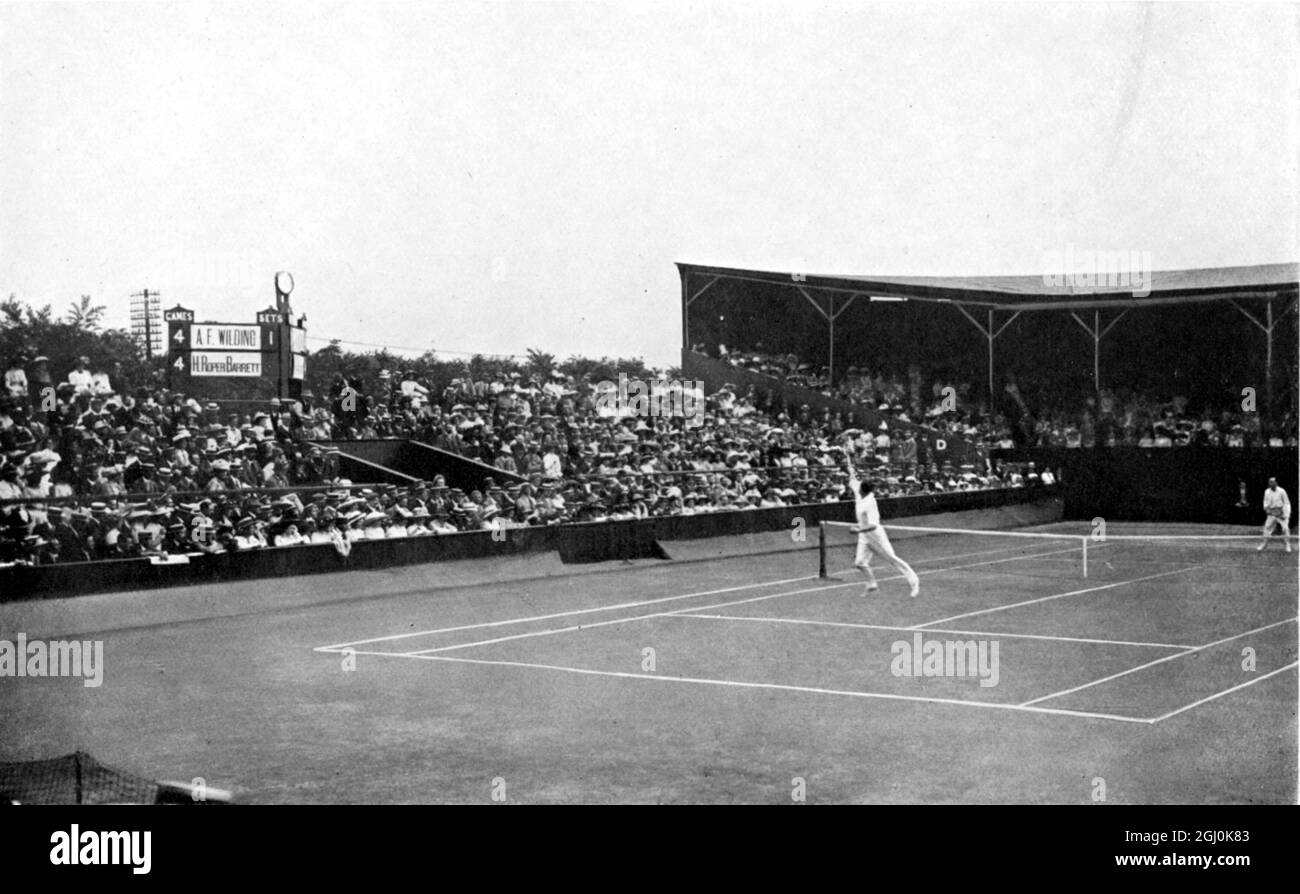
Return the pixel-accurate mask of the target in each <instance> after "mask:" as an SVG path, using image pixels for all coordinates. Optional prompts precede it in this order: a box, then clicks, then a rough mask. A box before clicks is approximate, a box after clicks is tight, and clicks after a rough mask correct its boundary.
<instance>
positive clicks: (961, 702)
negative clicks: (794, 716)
mask: <svg viewBox="0 0 1300 894" xmlns="http://www.w3.org/2000/svg"><path fill="white" fill-rule="evenodd" d="M355 654H356V655H373V656H376V658H406V659H422V660H425V661H454V663H458V664H480V665H489V667H500V668H526V669H532V671H560V672H564V673H577V674H582V676H589V677H616V678H621V680H656V681H659V682H668V683H702V685H708V686H732V687H740V689H772V690H779V691H787V693H811V694H815V695H848V696H850V698H863V699H883V700H892V702H924V703H928V704H952V706H958V707H969V708H989V709H995V711H1021V712H1028V713H1045V715H1057V716H1069V717H1091V719H1096V720H1119V721H1123V722H1128V724H1149V722H1152V721H1151V720H1147V719H1144V717H1126V716H1123V715H1118V713H1097V712H1093V711H1071V709H1069V708H1037V707H1026V706H1023V704H1008V703H1005V702H975V700H970V699H948V698H939V696H931V695H896V694H892V693H859V691H857V690H852V689H823V687H819V686H796V685H793V683H757V682H745V681H740V680H714V678H711V677H663V676H658V674H653V673H630V672H627V671H595V669H591V668H571V667H567V665H563V664H537V663H533V661H504V660H497V659H480V658H454V656H451V655H419V654H416V652H367V651H357V652H355Z"/></svg>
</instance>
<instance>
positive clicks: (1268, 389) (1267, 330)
mask: <svg viewBox="0 0 1300 894" xmlns="http://www.w3.org/2000/svg"><path fill="white" fill-rule="evenodd" d="M1276 297H1277V296H1276V295H1272V296H1270V297H1269V298H1268V300H1266V301H1265V302H1264V322H1263V323H1261V322H1260V321H1259V320H1257V319H1256V318H1255V315H1254V314H1252V313H1250V312H1248V311H1247V310H1246V308H1244V307H1242V306H1241V305H1240V304H1238V303H1237V302H1236V300H1233V302H1232V306H1233V307H1235V308H1237V310H1239V311H1241V313H1242V315H1243V316H1244V317H1245V318H1246V319H1248V320H1250V321H1251V322H1252V323H1254V324H1255V325H1256V326H1257V327H1259V329H1260V330H1261V331H1262V332H1263V333H1264V411H1265V413H1268V414H1270V415H1271V414H1272V412H1273V330H1274V329H1275V328H1276V327H1277V324H1278V323H1279V322H1281V319H1282V317H1285V316H1286V315H1287V314H1288V313H1290V312H1291V310H1292V308H1293V307H1295V306H1297V305H1293V304H1292V303H1291V299H1290V298H1287V299H1286V307H1285V309H1284V310H1283V311H1282V313H1281V314H1279V315H1278V316H1277V317H1276V318H1275V317H1274V316H1273V299H1274V298H1276Z"/></svg>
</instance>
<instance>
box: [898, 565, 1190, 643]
mask: <svg viewBox="0 0 1300 894" xmlns="http://www.w3.org/2000/svg"><path fill="white" fill-rule="evenodd" d="M1197 567H1199V566H1196V565H1189V566H1187V567H1186V568H1177V569H1175V570H1173V571H1161V572H1160V573H1159V574H1148V575H1146V576H1145V577H1132V578H1129V579H1128V580H1121V581H1116V582H1115V583H1110V584H1102V585H1100V586H1097V587H1087V588H1085V589H1082V590H1071V591H1070V592H1068V593H1057V594H1056V595H1054V596H1040V597H1038V598H1037V599H1026V600H1025V601H1024V602H1012V603H1011V604H1009V605H995V606H994V607H993V608H982V609H979V610H978V611H973V612H963V613H962V614H960V615H950V616H949V617H947V618H939V619H938V620H935V621H926V622H925V623H924V624H917V625H915V626H914V627H909V628H908V629H909V630H921V629H922V628H925V627H929V626H930V625H931V624H942V623H943V622H944V621H956V620H958V619H960V618H972V617H974V616H975V615H987V614H990V613H992V612H1001V611H1006V610H1007V609H1009V608H1019V607H1020V606H1022V605H1034V604H1035V603H1038V602H1050V601H1051V600H1053V599H1064V598H1065V597H1066V596H1081V595H1083V594H1084V593H1096V592H1097V591H1099V590H1111V589H1114V588H1115V587H1126V586H1128V585H1129V584H1136V583H1139V582H1141V581H1144V580H1155V579H1156V578H1157V577H1168V576H1169V575H1171V574H1183V573H1184V572H1187V571H1195V570H1196V568H1197Z"/></svg>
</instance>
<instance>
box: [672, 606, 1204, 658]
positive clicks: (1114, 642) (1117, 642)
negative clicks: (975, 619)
mask: <svg viewBox="0 0 1300 894" xmlns="http://www.w3.org/2000/svg"><path fill="white" fill-rule="evenodd" d="M665 617H669V618H705V619H707V620H713V621H762V622H766V623H769V624H811V625H813V626H816V627H854V628H858V629H861V630H897V631H915V632H917V633H919V632H920V631H916V629H915V628H913V627H895V626H892V625H888V624H851V623H849V622H847V621H814V620H810V619H808V618H764V617H750V616H746V615H701V614H695V613H690V614H687V613H684V612H672V613H671V614H668V615H665ZM926 630H927V632H929V633H950V634H954V635H958V636H989V637H1001V638H1003V639H1041V640H1047V641H1049V642H1063V643H1095V644H1097V645H1103V646H1143V647H1145V648H1149V649H1192V648H1195V647H1194V646H1188V645H1185V644H1182V643H1144V642H1133V641H1131V640H1123V639H1089V638H1088V637H1082V636H1047V635H1045V634H1037V633H1007V632H1006V631H1002V630H995V631H985V630H942V629H939V628H937V627H929V628H926Z"/></svg>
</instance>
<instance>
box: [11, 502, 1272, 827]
mask: <svg viewBox="0 0 1300 894" xmlns="http://www.w3.org/2000/svg"><path fill="white" fill-rule="evenodd" d="M1033 530H1041V531H1049V532H1056V533H1069V534H1086V533H1087V528H1086V526H1081V525H1080V524H1079V523H1073V524H1070V523H1061V524H1057V525H1053V526H1047V527H1043V528H1038V529H1033ZM1115 533H1125V534H1146V533H1159V534H1170V533H1207V534H1222V533H1224V531H1223V530H1222V529H1215V530H1211V529H1209V528H1192V527H1187V526H1161V527H1160V528H1159V530H1158V531H1157V530H1153V529H1148V528H1142V527H1139V526H1128V527H1127V528H1125V530H1124V531H1123V532H1120V531H1119V530H1118V529H1116V531H1115ZM1237 533H1240V532H1237ZM894 545H895V547H896V548H897V550H898V552H899V554H900V555H902V556H903V557H904V558H906V559H907V560H908V561H909V562H911V563H912V565H913V566H914V567H915V569H916V570H917V572H918V573H919V574H920V576H921V580H922V590H921V595H920V597H919V598H917V599H914V600H913V599H908V597H907V589H906V586H905V585H904V584H903V583H902V582H901V581H900V580H898V579H897V577H896V576H895V575H894V573H893V572H892V569H885V568H882V567H879V566H878V570H877V574H878V575H879V577H880V580H881V589H880V591H879V592H878V593H877V594H875V595H873V596H869V597H863V596H862V595H861V591H862V584H861V582H860V580H859V579H858V577H857V576H856V572H854V571H853V569H852V568H851V562H852V551H851V549H850V548H848V546H847V545H846V544H845V545H833V546H832V547H831V548H830V549H829V550H828V555H829V557H830V560H829V566H830V567H829V569H828V570H829V573H830V574H831V575H832V576H831V577H830V578H825V579H822V578H819V577H818V576H817V570H818V567H817V550H816V549H815V548H812V547H813V544H812V543H810V544H809V548H807V549H803V550H800V551H798V552H783V553H769V554H765V555H748V556H739V557H733V558H723V559H714V560H710V561H697V562H662V561H661V562H651V561H643V562H637V563H631V564H621V565H611V566H607V567H603V568H600V569H590V568H589V569H585V570H584V572H583V573H579V574H575V575H573V576H570V577H554V578H547V579H540V580H534V581H511V582H498V583H484V584H481V585H477V586H462V587H451V588H437V589H435V587H437V585H438V574H439V569H438V567H437V566H420V567H415V568H402V569H393V570H392V571H388V572H355V573H347V574H338V575H328V576H321V577H316V578H296V579H292V580H284V581H263V582H252V583H241V584H232V585H229V586H227V587H211V588H192V592H190V593H188V594H186V598H189V599H197V600H199V601H200V602H202V601H203V600H208V599H210V600H211V601H212V604H213V605H214V606H215V605H219V604H220V603H221V602H222V600H225V599H229V598H230V597H231V592H230V591H232V590H235V589H239V590H253V591H257V590H259V588H260V589H262V590H264V591H270V590H279V591H284V590H289V589H294V588H302V589H306V590H311V591H312V593H313V595H314V596H319V597H320V598H322V599H330V600H336V601H329V602H324V603H323V604H316V605H312V606H306V607H298V608H291V607H279V608H277V607H268V608H267V609H266V610H265V611H260V612H257V613H246V614H240V615H235V616H231V617H223V618H211V619H207V620H198V621H186V622H180V623H175V622H166V623H159V624H155V625H153V626H139V627H129V628H127V629H118V630H112V631H110V632H106V633H103V634H102V635H97V633H96V631H95V630H92V629H80V628H78V627H76V624H77V623H78V620H79V619H78V617H77V606H76V605H75V604H72V603H70V604H72V608H71V609H70V610H69V612H68V613H66V614H64V615H62V616H61V617H60V621H59V623H61V624H62V625H63V626H62V628H61V629H57V630H55V629H51V630H44V631H38V633H39V634H40V635H45V636H51V637H52V636H54V635H66V636H74V635H75V636H78V637H81V638H91V637H94V638H102V639H103V640H104V641H105V656H106V657H105V665H106V673H105V682H104V685H103V686H101V687H100V688H98V689H89V688H83V687H81V686H80V685H75V686H74V685H72V681H68V680H58V679H51V680H25V681H22V683H23V685H21V686H7V687H6V688H5V690H4V691H5V692H6V693H7V696H6V699H5V701H6V704H5V706H4V707H5V712H4V713H5V714H6V722H5V724H4V725H3V731H2V732H0V759H11V760H12V759H27V758H35V757H43V756H48V755H49V754H52V753H62V752H66V751H70V750H72V749H73V748H74V747H80V748H83V749H86V750H88V751H90V752H92V753H93V754H95V755H96V756H97V757H99V758H100V759H102V760H104V761H106V762H109V763H117V764H120V765H123V766H125V767H127V768H130V769H132V770H135V771H138V772H146V773H148V774H149V775H151V776H153V777H165V778H177V779H189V778H191V777H194V776H202V777H204V778H205V779H206V780H207V781H208V783H209V784H212V785H218V786H222V787H226V788H231V789H233V790H234V792H235V795H236V797H237V798H238V799H240V800H245V801H251V802H259V803H267V802H385V803H386V802H455V803H491V802H492V801H493V796H494V794H495V795H496V796H497V798H501V797H504V800H505V801H506V802H507V803H521V804H527V803H554V802H638V803H643V802H651V803H653V802H666V803H674V802H747V803H748V802H755V803H790V802H791V801H792V792H794V791H795V790H796V789H797V788H800V787H802V790H803V792H804V793H805V796H806V799H807V801H808V802H810V803H880V802H909V803H911V802H924V803H939V802H942V803H953V802H956V803H962V802H969V803H988V802H1017V803H1025V802H1029V803H1042V802H1047V803H1080V804H1082V803H1089V802H1090V801H1092V800H1093V798H1094V795H1095V793H1096V792H1097V791H1098V784H1097V780H1099V779H1100V780H1104V786H1105V795H1106V798H1105V800H1106V802H1107V803H1153V802H1175V803H1292V802H1294V801H1295V792H1296V788H1295V786H1296V761H1297V755H1296V745H1295V743H1296V737H1295V729H1296V703H1297V689H1296V661H1297V656H1296V639H1297V631H1296V595H1297V574H1296V567H1297V566H1296V561H1295V560H1296V554H1291V555H1287V554H1285V553H1283V552H1282V549H1281V545H1280V544H1274V545H1272V546H1271V547H1270V550H1269V551H1268V552H1265V553H1263V554H1260V553H1256V552H1255V551H1254V544H1253V543H1251V544H1245V543H1244V542H1240V541H1206V542H1204V543H1200V542H1196V543H1182V542H1178V543H1173V542H1169V543H1165V544H1161V545H1152V544H1151V543H1138V542H1132V541H1131V542H1126V543H1120V542H1117V543H1115V544H1113V545H1105V546H1100V547H1098V548H1095V549H1093V550H1091V551H1090V569H1089V575H1088V577H1087V578H1084V577H1082V574H1081V572H1080V571H1079V570H1078V569H1077V566H1078V562H1077V557H1076V556H1074V555H1073V554H1072V553H1071V552H1069V551H1067V550H1070V549H1073V546H1072V544H1071V543H1070V542H1067V541H1044V542H1042V543H1039V542H1037V541H1035V542H1034V544H1033V546H1032V548H1029V549H1026V547H1025V546H1024V545H1023V544H1019V543H1015V544H1013V543H1011V542H1010V541H1009V540H1003V539H1001V538H997V537H963V536H935V535H929V536H917V537H909V536H905V535H900V536H897V537H895V538H894ZM205 590H211V592H210V593H206V592H199V591H205ZM246 595H248V594H246ZM251 596H252V597H253V598H256V597H257V593H256V592H254V593H252V594H251ZM168 598H169V591H154V592H151V593H138V594H118V595H115V596H105V597H91V599H96V600H104V601H101V602H100V603H99V604H98V605H97V606H96V607H95V609H96V610H97V611H99V612H100V614H99V615H93V614H90V613H88V616H93V617H103V616H104V615H103V614H102V612H104V611H105V610H109V611H117V610H119V609H120V612H121V613H122V615H128V616H131V617H136V616H137V615H135V614H132V613H136V612H139V615H138V616H139V617H147V616H148V614H149V609H148V606H149V605H150V603H151V601H154V604H156V601H157V600H166V599H168ZM75 602H76V601H73V603H75ZM88 606H89V603H88ZM113 626H119V625H116V624H115V625H113ZM34 633H36V632H34ZM918 636H919V637H920V639H921V641H922V642H928V641H930V640H935V641H941V642H961V643H965V642H982V643H983V644H984V645H985V646H986V647H987V651H988V653H989V654H992V649H993V643H996V646H997V649H996V655H997V659H996V660H997V674H996V685H980V680H979V679H978V678H977V677H976V676H975V675H974V674H966V675H964V676H956V675H947V676H925V675H922V676H902V675H900V674H899V673H896V671H897V670H898V661H897V660H896V653H895V648H896V647H895V644H897V643H907V644H909V645H910V644H915V643H917V637H918ZM958 651H959V652H960V650H958ZM971 654H973V653H971ZM1249 660H1253V669H1247V668H1244V667H1243V663H1248V661H1249ZM353 663H354V664H355V669H353V670H345V669H344V666H345V665H350V664H353ZM919 666H920V665H916V667H919ZM967 670H970V668H969V667H968V668H967ZM989 679H991V678H990V677H988V676H985V677H984V680H985V682H986V683H987V682H988V680H989ZM7 682H9V683H13V682H15V681H12V680H11V681H7Z"/></svg>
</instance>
